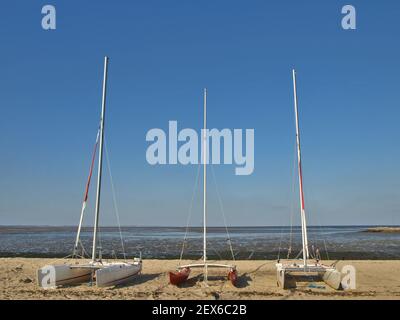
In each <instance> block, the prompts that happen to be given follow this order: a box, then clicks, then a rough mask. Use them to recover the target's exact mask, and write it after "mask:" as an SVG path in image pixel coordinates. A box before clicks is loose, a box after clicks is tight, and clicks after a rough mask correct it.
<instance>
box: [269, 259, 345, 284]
mask: <svg viewBox="0 0 400 320" xmlns="http://www.w3.org/2000/svg"><path fill="white" fill-rule="evenodd" d="M276 268H277V274H276V275H277V280H278V285H279V286H280V287H281V288H282V289H291V288H295V287H296V279H307V278H318V279H321V280H323V281H324V282H325V283H326V284H327V285H328V286H330V287H331V288H333V289H335V290H338V289H340V287H341V280H342V275H341V273H340V272H339V271H338V270H336V269H335V268H334V267H330V266H325V265H322V264H315V265H313V264H310V265H307V267H306V268H304V265H301V264H288V265H285V264H282V263H277V264H276Z"/></svg>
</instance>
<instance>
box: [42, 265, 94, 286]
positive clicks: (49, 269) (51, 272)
mask: <svg viewBox="0 0 400 320" xmlns="http://www.w3.org/2000/svg"><path fill="white" fill-rule="evenodd" d="M91 274H92V270H91V269H88V268H79V267H77V266H76V265H74V266H72V265H69V264H63V265H47V266H44V267H42V268H40V269H38V271H37V280H38V285H39V286H40V287H42V288H50V287H56V286H61V285H68V284H77V283H83V282H86V281H89V280H90V277H91Z"/></svg>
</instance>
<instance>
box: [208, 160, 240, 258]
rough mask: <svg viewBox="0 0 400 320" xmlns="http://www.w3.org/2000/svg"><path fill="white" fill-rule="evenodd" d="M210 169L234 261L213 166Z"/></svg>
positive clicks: (233, 256)
mask: <svg viewBox="0 0 400 320" xmlns="http://www.w3.org/2000/svg"><path fill="white" fill-rule="evenodd" d="M210 167H211V172H212V176H213V178H214V179H213V180H214V185H215V190H216V193H217V197H218V203H219V207H220V210H221V213H222V217H223V219H224V225H225V231H226V235H227V236H228V243H229V249H230V251H231V254H232V259H233V261H235V254H234V253H233V248H232V241H231V236H230V234H229V230H228V226H227V223H226V217H225V211H224V207H223V205H222V200H221V196H220V194H219V190H218V186H217V178H216V177H215V172H214V166H210Z"/></svg>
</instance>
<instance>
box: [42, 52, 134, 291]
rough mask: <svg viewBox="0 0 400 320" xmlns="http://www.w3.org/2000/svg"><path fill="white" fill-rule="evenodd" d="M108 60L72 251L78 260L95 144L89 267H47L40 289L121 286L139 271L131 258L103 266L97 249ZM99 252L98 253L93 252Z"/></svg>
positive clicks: (81, 265)
mask: <svg viewBox="0 0 400 320" xmlns="http://www.w3.org/2000/svg"><path fill="white" fill-rule="evenodd" d="M108 61H109V58H108V57H107V56H106V57H104V75H103V95H102V107H101V120H100V126H99V131H98V133H97V138H96V144H95V147H94V152H93V156H92V161H91V167H90V172H89V177H88V181H87V184H86V189H85V196H84V200H83V204H82V210H81V216H80V221H79V227H78V232H77V236H76V240H75V245H74V249H73V256H72V257H73V258H77V257H78V253H77V252H78V246H79V244H80V232H81V228H82V222H83V215H84V212H85V208H86V203H87V198H88V191H89V185H90V180H91V176H92V171H93V166H94V162H95V156H96V149H97V144H99V158H98V172H97V190H96V207H95V221H94V228H93V246H92V258H91V260H90V262H89V263H80V261H78V260H77V261H76V262H75V263H68V262H66V263H64V264H59V265H57V264H55V265H47V266H44V267H42V268H40V269H39V270H38V271H37V279H38V284H39V286H41V287H57V286H60V285H69V284H76V283H83V282H87V281H89V280H95V281H96V285H97V286H98V287H106V286H114V285H117V284H122V283H125V282H127V281H129V280H131V279H132V278H133V277H135V276H136V275H137V274H139V273H140V272H141V270H142V260H141V258H134V259H133V261H132V262H128V261H126V260H125V261H114V262H105V261H103V260H102V255H101V248H98V241H99V240H98V234H99V214H100V195H101V180H102V167H103V145H104V121H105V110H106V93H107V92H106V91H107V69H108ZM98 249H99V252H97V251H98Z"/></svg>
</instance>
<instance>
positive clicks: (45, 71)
mask: <svg viewBox="0 0 400 320" xmlns="http://www.w3.org/2000/svg"><path fill="white" fill-rule="evenodd" d="M46 3H49V4H53V5H55V7H56V10H57V29H56V30H53V31H45V30H43V29H42V28H41V19H42V14H41V8H42V6H43V5H44V4H45V3H44V2H43V1H7V2H4V1H3V2H2V3H1V4H0V12H1V19H0V39H1V47H0V65H1V69H0V70H1V72H0V99H1V100H0V108H1V109H0V110H1V113H0V114H1V115H0V147H1V151H0V177H1V178H0V224H40V225H44V224H45V225H75V224H77V223H78V219H79V214H80V206H81V201H82V197H83V192H84V185H85V182H86V177H87V173H88V169H89V163H90V156H91V150H92V145H93V143H94V140H95V135H96V130H97V125H98V121H99V114H100V106H101V81H102V72H103V70H102V68H103V57H104V55H108V56H110V65H109V91H108V94H109V95H108V98H109V99H108V104H107V107H108V110H107V123H106V140H107V144H108V149H109V151H110V160H111V168H112V173H113V178H114V183H115V186H116V191H117V198H118V205H119V211H120V216H121V223H122V224H125V225H178V226H181V225H185V223H186V218H187V216H188V208H189V206H190V202H191V195H192V189H193V184H194V182H195V177H196V173H197V166H195V165H192V166H177V165H175V166H173V165H171V166H150V165H149V164H148V163H147V162H146V158H145V153H146V148H147V146H148V145H149V143H148V142H146V140H145V136H146V133H147V131H148V130H149V129H151V128H162V129H164V130H166V129H167V127H168V121H169V120H177V121H178V126H179V129H182V128H185V127H190V128H195V129H200V127H201V125H202V90H203V87H207V88H208V90H209V96H208V97H209V99H208V108H209V110H208V124H209V127H210V128H218V129H223V128H231V129H233V128H242V129H246V128H254V129H255V171H254V173H253V174H252V175H250V176H236V175H235V174H234V167H233V166H214V171H215V175H216V178H217V179H216V180H217V184H218V188H219V193H220V195H221V198H222V202H223V205H224V209H225V212H226V216H227V221H228V224H229V225H282V224H284V225H287V224H289V222H290V212H291V207H292V206H293V205H294V208H295V209H296V210H297V208H298V196H297V194H296V193H294V194H293V192H292V185H293V178H292V175H293V161H294V156H295V153H294V142H295V140H294V138H295V136H294V132H295V131H294V130H295V128H294V114H293V95H292V82H291V81H292V79H291V69H292V68H293V67H295V68H296V69H297V73H298V90H299V107H300V121H301V130H302V147H303V150H302V151H303V173H304V184H305V196H306V199H305V200H306V209H307V213H308V215H309V221H310V224H314V225H320V224H336V225H341V224H400V217H399V214H400V169H399V161H400V160H399V158H400V157H399V156H400V148H399V141H400V132H399V123H400V104H399V95H398V92H399V89H400V80H399V79H400V77H399V74H400V61H399V57H400V42H399V31H400V21H399V19H398V17H399V14H400V3H399V2H398V1H392V0H390V1H389V0H386V1H377V0H370V1H356V0H351V1H334V0H332V1H320V0H318V1H317V0H315V1H311V0H303V1H232V0H229V1H209V0H205V1H175V0H169V1H97V2H96V4H94V3H95V2H92V1H53V0H49V1H46ZM348 3H351V4H352V5H354V6H355V8H356V10H357V29H356V30H347V31H346V30H343V29H342V28H341V19H342V14H341V8H342V6H343V5H345V4H348ZM105 173H107V171H105ZM94 181H95V179H94ZM209 182H210V184H209V216H210V218H209V220H210V224H211V225H213V224H214V225H220V224H222V219H221V214H220V210H219V207H218V202H217V198H216V192H215V188H214V186H213V180H212V176H210V180H209ZM94 186H95V185H94V184H93V185H92V192H91V194H90V205H89V210H88V216H87V219H85V223H86V224H91V223H92V219H93V202H94V192H93V191H94V189H95V188H94ZM109 186H110V181H109V179H108V177H107V174H104V192H103V207H102V208H103V211H102V213H101V223H102V224H108V225H112V224H115V216H114V214H113V211H112V210H111V209H112V206H111V200H112V198H111V192H110V187H109ZM200 191H201V189H200V190H198V192H197V193H196V197H195V200H194V208H193V219H192V223H193V224H200V223H201V216H202V213H201V192H200ZM295 212H296V214H297V211H295Z"/></svg>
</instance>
